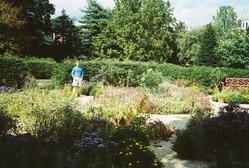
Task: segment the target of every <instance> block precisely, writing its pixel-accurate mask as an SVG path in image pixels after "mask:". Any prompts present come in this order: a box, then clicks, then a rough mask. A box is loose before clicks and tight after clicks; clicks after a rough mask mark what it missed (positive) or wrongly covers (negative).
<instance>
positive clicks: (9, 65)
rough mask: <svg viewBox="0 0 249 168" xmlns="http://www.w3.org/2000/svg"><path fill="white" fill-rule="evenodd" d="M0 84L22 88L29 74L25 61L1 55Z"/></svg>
mask: <svg viewBox="0 0 249 168" xmlns="http://www.w3.org/2000/svg"><path fill="white" fill-rule="evenodd" d="M0 69H1V72H0V85H1V86H7V87H14V88H20V87H21V86H22V85H23V84H24V82H25V78H26V76H27V74H28V69H27V68H26V66H25V64H24V62H23V61H22V60H20V59H17V58H15V57H1V56H0Z"/></svg>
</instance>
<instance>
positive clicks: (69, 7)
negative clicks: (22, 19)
mask: <svg viewBox="0 0 249 168" xmlns="http://www.w3.org/2000/svg"><path fill="white" fill-rule="evenodd" d="M97 2H98V3H100V4H101V5H102V6H103V7H107V8H113V7H114V1H113V0H97ZM50 3H52V4H54V5H55V10H56V11H55V15H54V16H55V17H57V16H59V15H61V11H62V10H63V9H65V11H66V14H68V15H69V16H70V17H73V18H76V19H79V18H80V17H82V15H83V13H82V12H81V9H84V8H85V7H87V1H86V0H72V1H69V0H50Z"/></svg>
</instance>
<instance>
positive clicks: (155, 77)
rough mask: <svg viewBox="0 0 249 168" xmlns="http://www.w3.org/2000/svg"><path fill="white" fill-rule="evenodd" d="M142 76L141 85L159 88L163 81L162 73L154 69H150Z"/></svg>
mask: <svg viewBox="0 0 249 168" xmlns="http://www.w3.org/2000/svg"><path fill="white" fill-rule="evenodd" d="M141 77H142V78H141V82H140V85H141V86H143V87H148V88H150V89H157V88H158V87H159V85H160V84H161V83H162V81H163V76H162V73H161V72H158V71H153V69H148V70H147V71H146V72H144V73H143V74H142V76H141Z"/></svg>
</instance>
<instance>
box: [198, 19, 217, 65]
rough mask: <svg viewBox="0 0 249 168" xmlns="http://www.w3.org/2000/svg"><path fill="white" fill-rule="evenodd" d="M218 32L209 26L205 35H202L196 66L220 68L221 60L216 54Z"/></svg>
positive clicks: (206, 27) (204, 32)
mask: <svg viewBox="0 0 249 168" xmlns="http://www.w3.org/2000/svg"><path fill="white" fill-rule="evenodd" d="M216 46H217V39H216V31H215V29H214V27H213V26H212V25H211V23H210V24H207V25H206V26H205V28H204V31H203V34H202V35H201V42H200V49H199V52H198V54H197V59H196V60H195V64H197V65H204V66H219V64H220V59H219V58H218V57H217V54H216V51H215V49H216Z"/></svg>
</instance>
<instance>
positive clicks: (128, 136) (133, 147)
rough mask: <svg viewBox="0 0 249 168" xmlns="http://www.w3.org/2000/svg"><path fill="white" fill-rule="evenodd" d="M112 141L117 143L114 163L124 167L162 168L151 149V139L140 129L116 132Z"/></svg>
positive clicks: (134, 128)
mask: <svg viewBox="0 0 249 168" xmlns="http://www.w3.org/2000/svg"><path fill="white" fill-rule="evenodd" d="M111 140H112V141H114V142H115V143H116V146H115V148H114V149H113V150H114V151H113V161H114V163H115V164H116V165H118V166H122V167H134V168H135V167H139V168H143V167H148V168H151V167H162V166H163V165H162V163H161V162H160V161H159V160H158V159H157V158H156V156H155V154H154V153H153V152H152V151H151V150H150V149H149V139H148V138H147V136H146V135H145V133H144V132H143V131H142V130H141V129H140V128H139V127H133V126H127V127H123V128H118V129H116V130H115V131H114V133H113V135H112V137H111Z"/></svg>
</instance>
